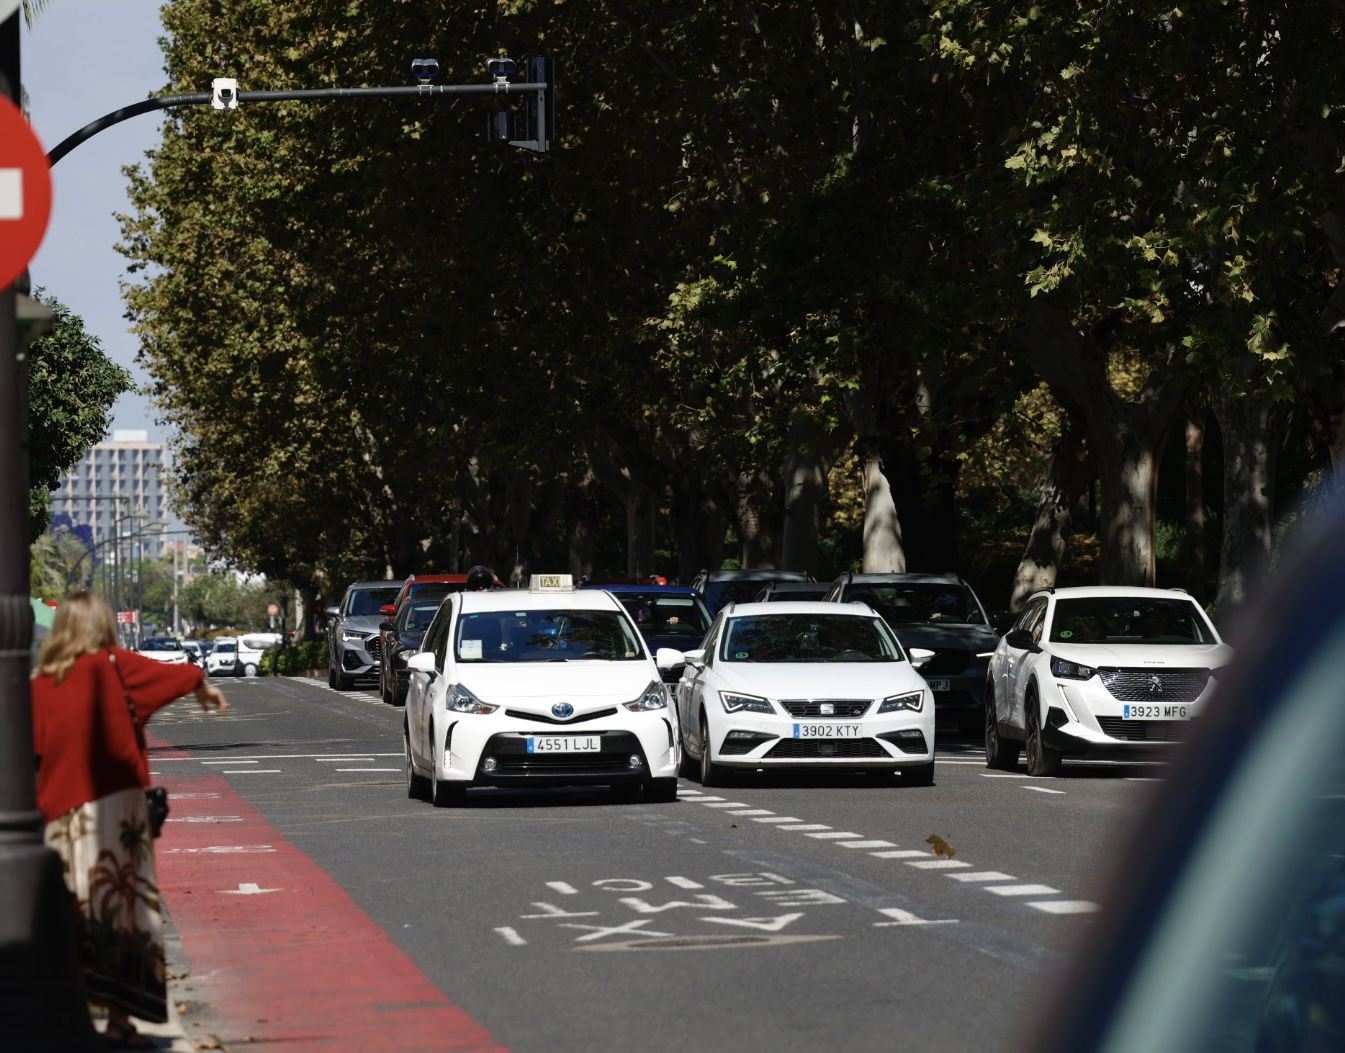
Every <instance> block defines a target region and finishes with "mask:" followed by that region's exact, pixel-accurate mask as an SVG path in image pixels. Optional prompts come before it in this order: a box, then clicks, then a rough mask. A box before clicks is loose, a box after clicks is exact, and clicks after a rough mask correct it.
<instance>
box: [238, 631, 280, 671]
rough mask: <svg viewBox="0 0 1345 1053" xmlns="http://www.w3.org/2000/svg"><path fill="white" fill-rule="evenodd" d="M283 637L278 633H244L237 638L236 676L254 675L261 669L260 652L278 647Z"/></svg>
mask: <svg viewBox="0 0 1345 1053" xmlns="http://www.w3.org/2000/svg"><path fill="white" fill-rule="evenodd" d="M282 639H283V637H281V635H280V634H279V633H245V634H244V635H242V636H240V637H239V638H238V663H237V665H236V666H235V669H236V675H238V676H256V675H257V673H258V672H260V670H261V665H262V653H263V652H264V651H269V650H271V648H273V647H279V646H280V643H281V640H282Z"/></svg>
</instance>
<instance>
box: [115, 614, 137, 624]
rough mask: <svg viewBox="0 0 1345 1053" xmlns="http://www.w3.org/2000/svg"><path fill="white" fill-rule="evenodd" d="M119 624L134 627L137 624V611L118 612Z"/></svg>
mask: <svg viewBox="0 0 1345 1053" xmlns="http://www.w3.org/2000/svg"><path fill="white" fill-rule="evenodd" d="M117 624H118V625H134V624H135V611H118V612H117Z"/></svg>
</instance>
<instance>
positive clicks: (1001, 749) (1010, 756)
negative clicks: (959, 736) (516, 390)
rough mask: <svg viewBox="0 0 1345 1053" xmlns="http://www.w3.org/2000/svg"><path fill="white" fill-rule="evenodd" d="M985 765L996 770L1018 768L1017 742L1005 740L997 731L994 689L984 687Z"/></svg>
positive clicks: (997, 716)
mask: <svg viewBox="0 0 1345 1053" xmlns="http://www.w3.org/2000/svg"><path fill="white" fill-rule="evenodd" d="M985 766H986V767H987V768H994V769H995V770H997V771H1017V770H1018V743H1016V742H1006V741H1005V740H1004V739H1003V738H1002V737H1001V736H1000V733H999V706H998V705H997V704H996V701H995V689H994V688H993V687H991V686H990V685H986V689H985Z"/></svg>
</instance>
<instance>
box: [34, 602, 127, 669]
mask: <svg viewBox="0 0 1345 1053" xmlns="http://www.w3.org/2000/svg"><path fill="white" fill-rule="evenodd" d="M116 644H117V622H116V619H115V618H113V617H112V608H111V607H109V606H108V605H107V604H106V603H104V602H103V601H102V600H100V599H99V598H98V597H97V596H95V595H94V594H93V593H91V592H72V593H71V594H70V595H69V596H67V597H66V598H65V599H64V600H62V601H61V606H60V607H59V608H58V609H57V611H56V618H55V620H54V621H53V622H52V626H51V630H50V631H49V632H48V633H47V638H46V640H45V641H44V642H43V644H42V653H41V654H40V655H39V656H38V659H37V674H36V675H37V676H50V677H52V678H53V679H54V680H55V681H56V683H58V684H59V683H60V682H61V681H62V680H64V679H65V674H66V673H68V672H70V667H71V666H72V665H74V664H75V659H76V658H78V657H79V656H80V655H82V654H93V653H94V652H95V651H101V650H103V649H105V648H108V647H115V646H116Z"/></svg>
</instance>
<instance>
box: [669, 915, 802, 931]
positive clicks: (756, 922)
mask: <svg viewBox="0 0 1345 1053" xmlns="http://www.w3.org/2000/svg"><path fill="white" fill-rule="evenodd" d="M801 917H803V912H802V911H799V912H798V913H796V914H781V915H779V916H778V917H775V918H714V917H709V918H697V919H696V920H697V921H709V922H713V923H715V924H717V925H737V926H739V927H740V928H744V929H760V930H761V931H762V932H779V931H780V930H781V929H784V928H785V927H787V926H789V925H792V924H793V923H794V922H796V921H798V920H799V919H800V918H801Z"/></svg>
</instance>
